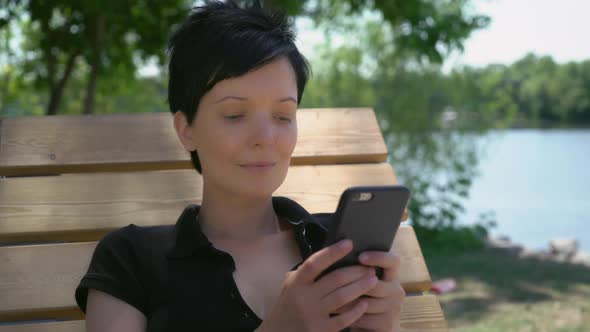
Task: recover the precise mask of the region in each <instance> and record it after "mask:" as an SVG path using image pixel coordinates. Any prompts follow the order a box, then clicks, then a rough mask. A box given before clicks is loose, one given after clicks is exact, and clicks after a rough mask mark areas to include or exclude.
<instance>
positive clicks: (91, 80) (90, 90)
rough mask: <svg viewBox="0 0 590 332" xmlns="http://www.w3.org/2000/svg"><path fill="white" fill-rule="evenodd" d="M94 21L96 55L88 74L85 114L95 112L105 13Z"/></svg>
mask: <svg viewBox="0 0 590 332" xmlns="http://www.w3.org/2000/svg"><path fill="white" fill-rule="evenodd" d="M94 22H95V26H94V28H95V30H94V55H93V57H92V63H91V64H90V73H89V74H88V85H87V86H86V97H85V98H84V114H92V113H93V112H94V96H95V94H96V83H97V81H98V75H99V71H100V57H101V54H102V51H103V42H104V30H105V17H104V15H102V14H99V15H98V16H97V17H96V20H95V21H94Z"/></svg>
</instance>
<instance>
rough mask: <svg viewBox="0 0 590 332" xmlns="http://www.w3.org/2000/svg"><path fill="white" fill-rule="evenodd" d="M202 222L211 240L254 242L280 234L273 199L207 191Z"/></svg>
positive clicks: (200, 218)
mask: <svg viewBox="0 0 590 332" xmlns="http://www.w3.org/2000/svg"><path fill="white" fill-rule="evenodd" d="M199 223H200V226H201V229H202V230H203V233H205V235H207V237H210V238H226V239H235V240H251V239H254V238H257V237H259V236H261V235H268V234H275V233H278V232H280V229H279V222H278V218H277V216H276V214H275V211H274V208H273V205H272V196H267V197H240V196H236V195H227V194H224V195H222V194H216V193H215V192H206V191H204V192H203V201H202V204H201V208H200V211H199Z"/></svg>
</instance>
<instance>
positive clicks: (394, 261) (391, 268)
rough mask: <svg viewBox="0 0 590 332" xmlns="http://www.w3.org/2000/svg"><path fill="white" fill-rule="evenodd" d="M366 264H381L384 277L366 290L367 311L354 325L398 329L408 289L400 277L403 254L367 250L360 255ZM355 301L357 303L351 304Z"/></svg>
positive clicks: (389, 331) (356, 327)
mask: <svg viewBox="0 0 590 332" xmlns="http://www.w3.org/2000/svg"><path fill="white" fill-rule="evenodd" d="M359 261H360V262H361V264H363V265H365V266H371V267H381V268H382V269H383V272H384V273H383V279H382V280H380V281H379V282H378V283H377V285H376V286H375V287H374V288H373V289H371V290H370V291H369V292H367V293H366V295H367V296H368V297H366V298H361V299H360V300H362V301H368V305H369V306H368V308H367V310H366V312H365V314H364V315H363V316H362V317H361V318H360V319H359V320H357V321H356V322H354V324H352V325H351V327H352V328H353V329H354V330H360V331H363V330H370V331H378V332H381V331H383V332H399V331H400V312H401V308H402V303H403V300H404V297H405V296H406V293H405V291H404V289H403V288H402V286H401V284H400V280H399V267H400V257H399V255H397V254H395V253H393V252H391V251H390V252H382V251H367V252H364V253H362V254H361V255H360V256H359ZM349 305H354V304H349Z"/></svg>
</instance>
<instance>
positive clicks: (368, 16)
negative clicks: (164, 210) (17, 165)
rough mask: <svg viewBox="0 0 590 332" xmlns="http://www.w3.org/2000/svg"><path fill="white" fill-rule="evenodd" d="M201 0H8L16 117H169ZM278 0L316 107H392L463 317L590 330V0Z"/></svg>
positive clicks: (386, 129)
mask: <svg viewBox="0 0 590 332" xmlns="http://www.w3.org/2000/svg"><path fill="white" fill-rule="evenodd" d="M237 2H242V3H246V2H247V1H237ZM200 3H202V1H196V2H195V1H188V0H167V1H150V0H133V1H132V0H127V1H121V0H117V1H115V0H112V1H101V2H99V1H57V0H43V1H41V0H28V1H27V0H23V1H19V0H0V117H13V116H31V115H35V116H44V115H54V114H105V113H119V112H120V113H132V112H168V109H167V103H166V93H167V74H166V54H165V47H166V42H167V37H168V36H169V34H170V32H171V31H172V29H173V28H174V25H175V24H176V23H178V22H179V21H181V20H182V19H183V18H184V17H185V16H186V14H187V12H188V10H189V8H190V7H191V6H192V5H195V4H197V5H198V4H200ZM263 3H264V6H265V7H275V8H281V9H284V10H286V11H287V12H288V13H289V14H291V15H293V17H294V18H295V22H296V26H297V30H298V40H297V44H298V46H299V47H300V50H301V51H302V52H303V53H304V55H305V56H306V57H307V58H308V59H309V60H310V63H311V65H312V68H313V77H312V79H311V81H310V82H309V85H308V87H307V89H306V92H305V95H304V97H303V103H302V107H304V108H307V107H372V108H374V109H375V111H376V113H377V115H378V120H379V124H380V126H381V129H382V131H383V133H384V136H385V138H386V143H387V145H388V147H389V151H390V156H389V161H390V162H391V163H392V165H393V166H394V168H395V170H396V173H397V174H398V177H399V179H400V182H402V183H404V184H405V185H407V186H408V187H410V188H411V189H412V192H413V197H412V200H411V203H410V218H411V223H412V224H413V226H414V227H415V229H416V232H417V234H418V237H419V240H420V243H421V245H422V247H423V251H424V255H425V257H426V260H427V263H428V265H429V269H430V272H431V274H432V277H433V280H437V279H447V278H451V279H452V280H453V281H455V282H456V287H455V288H453V289H452V291H450V292H448V293H445V294H441V297H440V298H441V303H442V304H443V307H444V310H445V313H446V315H447V318H448V319H449V323H450V325H451V327H452V328H453V329H455V330H461V331H507V330H509V331H590V328H589V327H588V326H590V268H589V266H590V257H589V255H588V252H590V231H589V230H588V226H587V225H588V224H589V223H590V176H589V175H588V173H589V171H590V43H589V42H588V40H589V37H588V34H589V33H590V20H588V18H587V15H588V13H590V2H589V1H586V0H562V1H559V2H557V1H549V0H471V1H470V0H403V1H398V0H373V1H361V0H265V1H263ZM552 240H556V241H553V244H552V245H550V242H551V241H552ZM451 288H452V287H451Z"/></svg>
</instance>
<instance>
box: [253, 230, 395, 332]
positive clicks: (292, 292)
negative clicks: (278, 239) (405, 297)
mask: <svg viewBox="0 0 590 332" xmlns="http://www.w3.org/2000/svg"><path fill="white" fill-rule="evenodd" d="M351 250H352V242H351V241H350V240H343V241H340V242H338V243H336V244H334V245H332V246H329V247H326V248H323V249H322V250H320V251H318V252H316V253H314V254H313V255H311V256H310V257H309V258H308V259H306V260H305V262H303V264H301V266H299V268H298V269H297V270H296V271H292V272H289V273H288V274H287V277H286V279H285V281H284V282H283V286H282V290H281V294H280V295H279V298H278V299H277V300H276V302H275V304H274V306H273V308H272V309H271V311H270V312H269V314H268V315H267V317H265V319H264V321H263V322H262V324H261V325H260V327H259V328H258V329H257V331H258V332H273V331H285V332H287V331H297V332H300V331H312V332H315V331H322V332H324V331H325V332H331V331H334V332H337V331H340V330H342V329H344V328H347V327H349V326H350V325H351V324H352V323H353V322H355V321H357V320H359V318H361V316H363V314H365V312H366V311H367V308H368V307H369V301H373V299H369V298H367V299H363V298H361V299H359V297H361V296H362V295H363V294H370V293H371V290H373V289H377V290H379V294H380V293H381V292H383V291H384V289H383V287H377V288H376V285H377V284H378V279H377V277H376V276H375V271H374V268H372V267H367V266H361V265H357V266H350V267H345V268H340V269H338V270H335V271H332V272H331V273H329V274H326V275H325V276H323V277H322V278H320V279H319V280H316V279H317V278H318V276H319V275H320V274H321V273H322V271H324V270H325V269H327V268H328V267H329V266H331V265H332V264H333V263H335V262H337V261H338V260H339V259H341V258H343V257H344V256H346V254H348V253H349V252H350V251H351ZM371 262H373V260H371ZM353 302H354V304H353V305H351V303H353ZM343 307H346V309H342V310H340V311H339V312H340V314H339V315H333V313H334V312H336V310H337V309H338V308H343Z"/></svg>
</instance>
